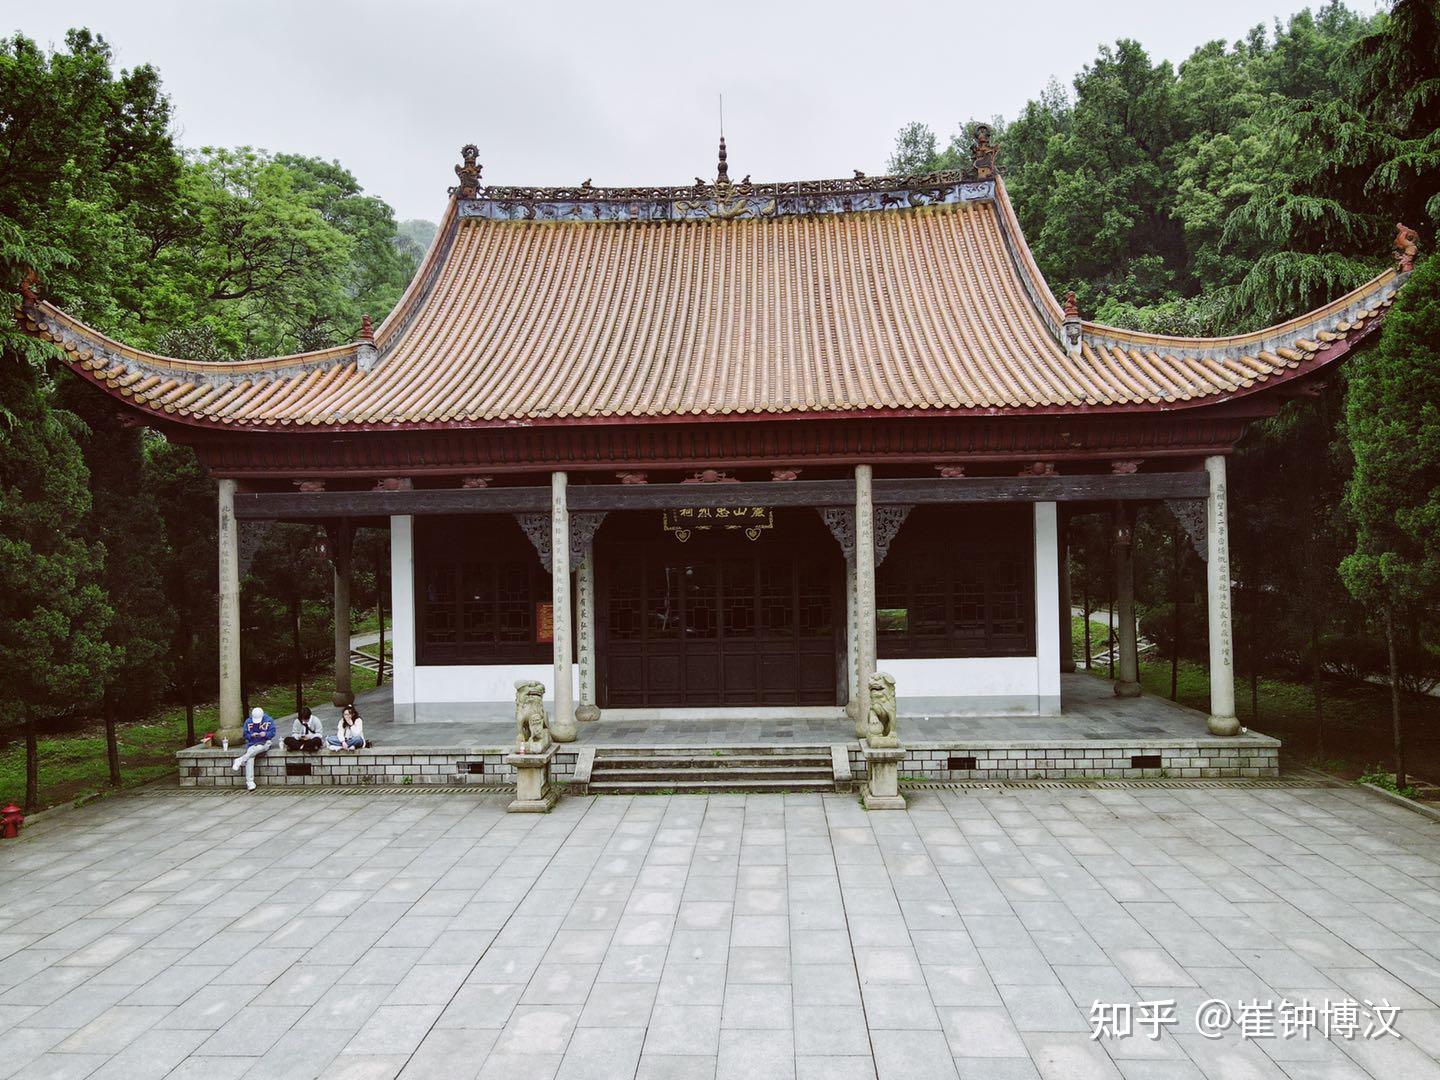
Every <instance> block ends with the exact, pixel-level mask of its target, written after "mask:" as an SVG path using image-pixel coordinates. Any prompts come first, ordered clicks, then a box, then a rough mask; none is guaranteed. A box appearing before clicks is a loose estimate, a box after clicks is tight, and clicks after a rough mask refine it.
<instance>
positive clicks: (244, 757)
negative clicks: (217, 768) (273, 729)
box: [235, 739, 275, 784]
mask: <svg viewBox="0 0 1440 1080" xmlns="http://www.w3.org/2000/svg"><path fill="white" fill-rule="evenodd" d="M274 745H275V742H274V740H273V739H272V740H271V741H270V742H261V743H255V744H254V745H253V746H247V747H246V748H245V753H243V754H241V755H240V756H239V757H238V758H236V759H235V760H236V761H243V762H244V763H245V782H246V783H247V784H253V783H254V782H255V759H256V758H257V757H259V756H260V755H261V754H263V753H265V751H266V750H269V749H270V747H272V746H274Z"/></svg>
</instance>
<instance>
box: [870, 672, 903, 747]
mask: <svg viewBox="0 0 1440 1080" xmlns="http://www.w3.org/2000/svg"><path fill="white" fill-rule="evenodd" d="M869 731H870V735H869V738H868V740H867V741H868V742H869V743H870V745H871V746H899V745H900V736H899V735H897V734H896V733H895V677H894V676H893V675H890V674H887V673H886V672H884V671H877V672H875V674H873V675H871V676H870V722H869Z"/></svg>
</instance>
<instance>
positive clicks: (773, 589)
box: [760, 560, 795, 637]
mask: <svg viewBox="0 0 1440 1080" xmlns="http://www.w3.org/2000/svg"><path fill="white" fill-rule="evenodd" d="M793 565H794V564H793V563H791V562H790V561H789V560H786V561H785V562H762V563H761V564H760V625H761V628H762V630H763V631H764V634H765V636H766V637H791V636H792V635H793V634H794V633H795V572H794V570H793Z"/></svg>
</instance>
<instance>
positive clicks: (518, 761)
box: [505, 743, 560, 814]
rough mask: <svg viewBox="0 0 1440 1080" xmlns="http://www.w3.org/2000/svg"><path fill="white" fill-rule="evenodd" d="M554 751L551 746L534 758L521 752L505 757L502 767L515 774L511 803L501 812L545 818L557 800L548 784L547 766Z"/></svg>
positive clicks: (548, 767) (548, 773)
mask: <svg viewBox="0 0 1440 1080" xmlns="http://www.w3.org/2000/svg"><path fill="white" fill-rule="evenodd" d="M555 753H556V747H555V744H554V743H551V744H550V745H549V746H548V747H546V748H545V749H544V750H543V751H541V752H540V753H538V754H531V753H526V752H524V751H521V752H518V753H514V754H506V755H505V764H507V765H509V766H511V767H513V768H514V770H515V801H514V802H512V803H511V804H510V805H509V806H507V807H506V808H505V809H506V810H507V811H508V812H509V813H512V814H548V813H549V812H550V810H551V808H553V807H554V805H555V803H556V802H557V801H558V800H559V798H560V796H559V794H558V793H557V792H556V791H555V789H554V787H552V786H551V784H550V762H551V761H553V760H554V758H555Z"/></svg>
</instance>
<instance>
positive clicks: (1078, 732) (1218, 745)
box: [177, 675, 1280, 787]
mask: <svg viewBox="0 0 1440 1080" xmlns="http://www.w3.org/2000/svg"><path fill="white" fill-rule="evenodd" d="M1061 693H1062V708H1063V712H1062V714H1061V715H1060V716H1046V717H1016V716H994V717H976V716H944V715H910V716H905V715H902V717H901V720H900V736H901V739H902V741H903V743H904V746H905V749H906V751H907V753H906V758H905V761H904V762H903V763H902V764H901V766H900V775H901V779H902V782H904V781H908V782H911V783H914V782H916V781H954V780H1029V779H1047V780H1062V779H1079V778H1085V777H1104V778H1137V779H1138V778H1156V777H1161V776H1170V777H1177V778H1185V777H1192V778H1196V779H1202V778H1203V779H1212V778H1225V777H1274V776H1277V775H1278V774H1279V751H1280V743H1279V742H1278V741H1277V740H1275V739H1272V738H1270V737H1268V736H1266V735H1261V734H1259V733H1257V732H1244V733H1242V734H1240V735H1238V736H1234V737H1230V738H1223V737H1216V736H1213V735H1210V734H1209V733H1208V732H1207V731H1206V730H1205V716H1204V715H1203V714H1201V713H1198V712H1196V711H1194V710H1193V709H1187V708H1184V707H1183V706H1179V705H1176V704H1174V703H1173V702H1169V701H1165V700H1162V699H1159V698H1153V697H1141V698H1128V699H1120V698H1116V697H1114V696H1113V695H1112V694H1111V691H1110V685H1109V683H1106V682H1104V681H1102V680H1099V679H1095V678H1092V677H1090V676H1088V675H1066V676H1063V677H1062V682H1061ZM358 704H359V708H360V711H361V714H362V715H363V716H364V717H365V730H366V733H367V734H368V735H369V736H370V738H371V741H372V742H373V743H374V745H373V747H372V748H370V749H367V750H359V751H345V752H339V753H329V752H327V753H320V754H298V753H297V754H292V753H287V752H285V751H284V750H281V749H276V750H272V751H271V752H270V753H268V754H266V755H264V756H263V757H261V758H260V759H258V760H257V762H256V770H255V780H256V783H258V784H268V785H283V784H293V785H297V786H307V785H329V784H345V785H358V784H384V785H415V784H418V785H434V784H446V785H467V784H469V785H482V786H509V785H513V784H514V782H515V778H514V774H513V771H512V770H511V768H510V766H509V765H507V764H506V763H505V760H504V759H505V755H506V754H507V753H509V752H510V749H511V745H512V740H513V739H514V726H513V724H512V723H511V722H510V721H508V720H494V719H474V720H469V721H467V720H463V719H459V718H457V719H455V720H443V721H422V722H411V723H406V722H398V723H397V722H396V721H395V720H394V719H393V718H392V717H393V709H392V708H391V705H390V701H389V688H388V687H384V688H382V689H381V690H380V691H378V692H373V693H371V694H365V695H361V697H360V700H359V702H358ZM315 711H316V713H317V714H318V715H320V716H321V717H322V718H323V719H324V721H325V724H326V730H327V732H328V730H329V728H330V727H331V726H332V724H333V719H332V717H331V714H332V713H333V712H334V711H335V710H333V709H332V708H329V707H321V708H316V710H315ZM278 726H279V728H280V731H281V733H282V734H283V733H285V732H286V731H288V730H289V718H288V717H287V718H283V719H281V720H280V721H279V725H278ZM780 745H783V746H788V747H793V748H796V749H800V748H807V749H809V748H817V747H825V748H836V747H843V748H844V749H843V752H842V753H840V754H838V755H836V756H837V768H838V767H839V761H840V760H841V759H843V758H845V757H848V759H849V767H850V772H851V774H852V776H853V777H854V778H859V777H862V776H864V773H865V763H864V758H863V755H862V754H861V753H860V749H859V746H858V744H857V743H856V742H855V739H854V736H853V733H852V729H851V726H850V723H849V721H847V720H821V719H813V718H794V719H778V720H739V721H737V720H637V719H626V720H607V719H605V717H604V715H603V714H602V716H601V719H600V720H598V721H596V722H594V723H590V724H583V725H581V727H580V737H579V740H578V741H576V742H574V743H567V744H562V745H560V747H559V748H558V749H559V752H558V753H557V755H556V757H555V761H554V766H553V775H554V778H555V780H557V781H559V782H562V783H563V782H570V781H574V780H575V779H576V769H577V762H578V763H580V768H581V774H582V775H581V778H580V782H582V783H583V782H584V781H585V780H586V779H588V764H587V763H588V761H589V760H590V759H592V758H593V754H594V751H595V750H596V749H599V748H604V747H626V748H644V749H653V750H693V751H696V752H712V753H713V752H714V751H717V750H719V751H724V750H727V749H738V748H743V747H761V746H780ZM234 753H235V752H234V751H228V752H227V751H222V750H206V749H202V748H199V747H193V748H190V749H186V750H182V751H180V752H179V754H178V755H177V757H178V764H179V771H180V783H181V785H182V786H185V787H236V786H241V785H243V784H244V777H243V776H241V775H240V774H237V773H235V772H232V771H231V769H230V762H231V760H232V759H233V757H234ZM846 779H847V780H848V779H849V777H847V778H846ZM836 780H837V783H838V781H839V780H840V777H839V776H838V775H837V776H836Z"/></svg>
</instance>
